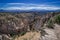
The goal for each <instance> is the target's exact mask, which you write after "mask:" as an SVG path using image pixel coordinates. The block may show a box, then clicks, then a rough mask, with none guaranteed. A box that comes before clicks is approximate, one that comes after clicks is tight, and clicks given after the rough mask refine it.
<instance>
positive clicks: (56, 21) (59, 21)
mask: <svg viewBox="0 0 60 40" xmlns="http://www.w3.org/2000/svg"><path fill="white" fill-rule="evenodd" d="M55 23H57V24H60V15H57V16H55Z"/></svg>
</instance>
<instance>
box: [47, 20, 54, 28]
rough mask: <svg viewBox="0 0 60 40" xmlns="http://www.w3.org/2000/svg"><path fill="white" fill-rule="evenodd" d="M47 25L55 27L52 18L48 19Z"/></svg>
mask: <svg viewBox="0 0 60 40" xmlns="http://www.w3.org/2000/svg"><path fill="white" fill-rule="evenodd" d="M47 27H48V28H53V21H52V19H50V20H49V21H48V23H47Z"/></svg>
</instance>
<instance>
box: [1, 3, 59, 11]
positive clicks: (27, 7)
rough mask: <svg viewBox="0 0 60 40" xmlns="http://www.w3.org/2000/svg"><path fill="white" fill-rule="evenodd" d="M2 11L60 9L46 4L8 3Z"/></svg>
mask: <svg viewBox="0 0 60 40" xmlns="http://www.w3.org/2000/svg"><path fill="white" fill-rule="evenodd" d="M1 9H3V10H33V9H35V10H58V9H60V7H56V6H51V5H46V4H32V3H31V4H27V3H7V4H6V5H5V6H4V7H2V8H1Z"/></svg>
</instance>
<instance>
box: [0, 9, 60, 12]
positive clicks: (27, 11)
mask: <svg viewBox="0 0 60 40" xmlns="http://www.w3.org/2000/svg"><path fill="white" fill-rule="evenodd" d="M0 12H60V10H2V9H1V10H0Z"/></svg>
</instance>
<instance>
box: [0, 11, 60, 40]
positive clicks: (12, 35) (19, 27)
mask: <svg viewBox="0 0 60 40" xmlns="http://www.w3.org/2000/svg"><path fill="white" fill-rule="evenodd" d="M41 14H42V13H41ZM41 14H39V12H38V13H37V12H36V13H34V12H32V13H31V12H26V13H24V12H22V13H18V12H17V13H15V12H14V13H11V12H10V13H9V12H0V39H2V40H60V12H49V13H46V14H42V15H41Z"/></svg>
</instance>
